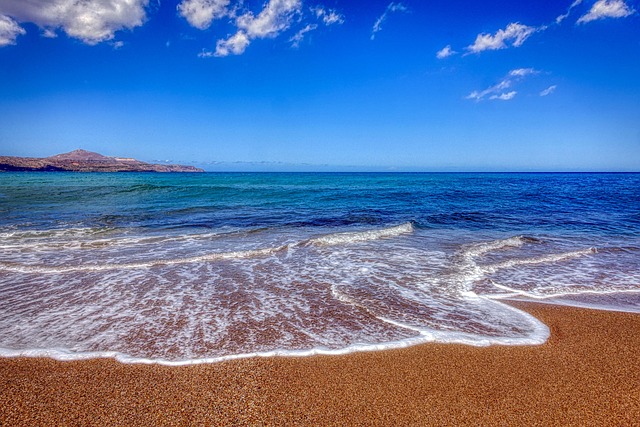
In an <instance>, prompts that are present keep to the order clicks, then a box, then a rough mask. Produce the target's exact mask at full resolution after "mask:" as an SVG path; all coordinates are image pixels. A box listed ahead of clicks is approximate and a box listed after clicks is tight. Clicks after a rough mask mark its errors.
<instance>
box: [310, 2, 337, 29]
mask: <svg viewBox="0 0 640 427" xmlns="http://www.w3.org/2000/svg"><path fill="white" fill-rule="evenodd" d="M311 11H312V12H313V13H315V15H316V18H318V19H321V20H322V22H323V23H324V25H327V26H328V25H333V24H344V16H342V15H341V14H340V13H338V12H336V11H335V10H333V9H329V10H327V9H325V8H324V7H322V6H316V7H312V8H311Z"/></svg>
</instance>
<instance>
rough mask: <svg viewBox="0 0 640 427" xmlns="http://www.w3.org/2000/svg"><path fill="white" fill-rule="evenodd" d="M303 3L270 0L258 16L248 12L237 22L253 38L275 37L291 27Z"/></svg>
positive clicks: (299, 1) (297, 0)
mask: <svg viewBox="0 0 640 427" xmlns="http://www.w3.org/2000/svg"><path fill="white" fill-rule="evenodd" d="M301 5H302V3H301V0H269V3H267V4H266V5H265V7H264V9H262V11H261V12H260V13H259V14H258V16H254V15H253V13H251V12H247V13H245V14H244V15H241V16H239V17H238V19H237V20H236V24H237V26H238V28H239V29H240V30H243V31H245V32H246V33H247V35H248V36H249V37H250V38H252V39H254V38H265V37H274V36H276V35H277V34H278V33H280V32H281V31H284V30H286V29H287V28H289V26H290V25H291V19H292V18H293V15H295V14H297V13H299V12H300V6H301Z"/></svg>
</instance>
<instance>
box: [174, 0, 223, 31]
mask: <svg viewBox="0 0 640 427" xmlns="http://www.w3.org/2000/svg"><path fill="white" fill-rule="evenodd" d="M229 3H230V0H182V2H181V3H180V4H179V5H178V12H179V13H180V15H181V16H182V17H183V18H185V19H186V20H187V22H189V24H191V25H192V26H193V27H196V28H198V29H200V30H204V29H206V28H209V26H210V25H211V22H212V21H213V20H214V19H218V18H222V17H224V16H226V15H227V14H228V13H229V10H228V9H227V8H228V7H229Z"/></svg>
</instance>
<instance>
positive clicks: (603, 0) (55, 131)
mask: <svg viewBox="0 0 640 427" xmlns="http://www.w3.org/2000/svg"><path fill="white" fill-rule="evenodd" d="M76 148H83V149H86V150H90V151H97V152H99V153H102V154H105V155H110V156H123V157H134V158H137V159H140V160H144V161H153V162H160V161H169V162H172V163H176V162H177V163H183V164H196V165H200V166H202V167H204V168H205V169H206V170H212V171H216V170H269V171H270V170H292V171H297V170H318V171H332V170H336V171H369V170H371V171H640V0H575V1H574V0H566V1H565V0H553V1H548V0H539V1H535V2H532V1H524V0H523V1H517V0H514V1H504V0H500V1H497V0H496V1H492V0H485V1H482V2H469V1H460V0H402V1H393V2H388V1H376V0H372V1H366V2H358V1H347V0H318V1H315V0H314V1H311V0H309V1H308V0H266V1H265V0H259V1H254V0H244V1H241V0H174V1H169V0H0V155H12V156H26V157H45V156H50V155H54V154H59V153H63V152H67V151H71V150H74V149H76Z"/></svg>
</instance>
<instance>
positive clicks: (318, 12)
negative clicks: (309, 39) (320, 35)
mask: <svg viewBox="0 0 640 427" xmlns="http://www.w3.org/2000/svg"><path fill="white" fill-rule="evenodd" d="M310 10H311V12H312V13H313V15H314V16H315V18H316V20H317V21H318V22H319V23H321V24H324V25H325V26H327V27H328V26H330V25H341V24H344V16H343V15H342V14H340V13H338V12H337V11H335V10H333V9H325V8H324V7H322V6H315V7H312V8H310ZM316 29H318V24H307V25H305V26H304V27H303V28H301V29H300V30H298V32H297V33H295V34H294V35H293V36H292V37H291V38H290V39H289V41H290V42H291V46H292V47H294V48H297V47H299V46H300V43H302V40H304V37H305V35H306V34H307V33H310V32H311V31H314V30H316Z"/></svg>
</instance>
